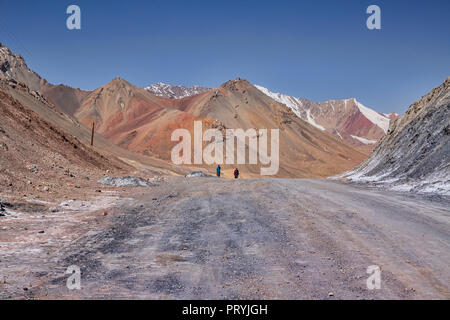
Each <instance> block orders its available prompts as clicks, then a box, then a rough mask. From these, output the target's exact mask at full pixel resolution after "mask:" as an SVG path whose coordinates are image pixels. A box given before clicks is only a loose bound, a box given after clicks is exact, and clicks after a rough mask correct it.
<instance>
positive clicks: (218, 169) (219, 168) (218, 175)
mask: <svg viewBox="0 0 450 320" xmlns="http://www.w3.org/2000/svg"><path fill="white" fill-rule="evenodd" d="M221 169H222V168H221V167H220V165H218V166H217V169H216V173H217V177H219V178H220V170H221Z"/></svg>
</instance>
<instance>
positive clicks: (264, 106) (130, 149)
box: [0, 46, 448, 178]
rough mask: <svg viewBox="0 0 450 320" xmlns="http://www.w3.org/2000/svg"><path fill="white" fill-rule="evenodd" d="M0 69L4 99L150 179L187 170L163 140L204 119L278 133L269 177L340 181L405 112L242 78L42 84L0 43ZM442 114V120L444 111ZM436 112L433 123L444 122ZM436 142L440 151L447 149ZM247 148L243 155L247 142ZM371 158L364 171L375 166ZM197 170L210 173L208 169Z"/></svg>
mask: <svg viewBox="0 0 450 320" xmlns="http://www.w3.org/2000/svg"><path fill="white" fill-rule="evenodd" d="M0 71H1V72H0V80H1V84H2V86H1V88H2V90H3V92H4V93H5V94H7V95H10V96H11V98H12V99H17V101H18V103H20V104H21V105H23V106H26V107H29V108H31V110H32V111H34V112H37V113H38V115H39V116H40V117H42V118H43V119H45V121H48V122H49V123H52V125H56V126H58V128H61V129H63V130H66V131H67V132H68V133H69V134H71V135H73V136H74V137H76V138H77V139H80V141H81V142H82V143H87V141H89V131H90V130H89V128H90V127H91V126H92V124H94V126H95V131H96V134H97V135H98V139H99V144H98V145H97V146H98V148H100V149H101V150H100V151H102V152H103V151H104V152H106V153H107V154H108V155H111V156H114V157H115V158H116V159H117V160H118V161H124V163H126V164H127V165H130V164H131V165H135V166H136V165H137V164H138V163H139V164H141V165H142V166H144V167H146V168H148V169H149V170H154V171H155V172H156V171H158V170H159V171H161V170H164V171H167V172H168V171H170V172H172V173H174V174H179V173H181V172H183V170H189V169H188V166H186V168H185V169H183V168H184V167H183V166H182V167H177V166H174V165H173V164H172V163H171V162H170V152H171V149H172V147H173V146H174V145H175V144H176V143H175V142H172V141H171V140H170V135H171V132H173V131H174V130H175V129H178V128H184V129H187V130H189V131H190V132H191V133H193V123H194V121H196V120H197V121H202V124H203V129H204V130H206V129H208V128H219V129H220V130H221V131H222V132H225V130H226V129H235V128H241V129H244V130H247V129H251V128H264V129H275V128H277V129H280V170H279V173H278V175H277V176H279V177H299V178H311V177H328V176H333V175H336V174H342V173H343V172H346V171H347V170H350V169H352V168H354V167H355V166H357V165H358V164H360V163H362V162H363V161H364V160H365V159H366V158H367V156H368V155H369V154H370V152H371V151H372V149H373V148H375V149H374V153H373V154H372V157H374V155H378V156H377V159H380V157H381V156H380V154H384V155H385V154H386V152H387V151H386V150H387V149H389V148H391V147H390V146H389V147H388V146H386V142H385V141H387V140H388V139H392V134H393V133H392V132H398V129H394V128H396V127H398V126H399V124H400V123H402V121H406V120H405V119H406V118H408V117H411V115H410V113H407V114H406V115H405V116H399V115H398V114H396V113H391V114H382V113H378V112H376V111H374V110H372V109H370V108H368V107H366V106H364V105H363V104H362V103H360V102H359V101H358V100H357V99H355V98H351V99H345V100H329V101H325V102H320V103H319V102H312V101H309V100H307V99H305V98H296V97H292V96H287V95H284V94H280V93H273V92H271V91H270V90H269V89H266V88H264V87H261V86H259V85H253V84H251V83H250V82H248V81H247V80H244V79H240V78H237V79H235V80H230V81H226V82H224V83H223V84H222V85H220V86H219V87H217V88H215V89H211V88H203V87H198V86H194V87H192V88H188V87H183V86H174V85H167V84H162V83H158V84H156V85H152V86H148V87H146V88H140V87H138V86H135V85H133V84H131V83H129V82H128V81H126V80H124V79H121V78H116V79H113V80H112V81H111V82H109V83H107V84H105V85H104V86H102V87H100V88H98V89H96V90H92V91H88V90H81V89H77V88H72V87H69V86H66V85H53V84H50V83H48V82H47V81H46V80H45V79H43V78H41V77H40V76H39V75H38V74H37V73H35V72H34V71H32V70H30V69H29V68H28V67H27V65H26V63H25V61H24V59H23V58H22V57H21V56H19V55H16V54H14V53H13V52H12V51H11V50H9V49H8V48H6V47H5V46H0ZM446 82H447V81H446ZM446 88H447V87H445V88H444V89H445V90H446ZM444 89H443V90H444ZM425 109H428V108H425ZM439 110H443V109H439ZM442 112H443V115H445V114H447V112H448V110H446V109H445V108H444V111H442ZM424 114H428V113H424ZM443 115H441V116H440V117H441V118H440V119H445V117H444V116H443ZM417 121H418V120H417ZM444 127H445V126H444ZM410 130H413V129H410ZM414 130H416V131H417V130H419V128H418V127H417V128H414ZM444 132H445V130H444ZM408 136H409V135H408ZM225 139H227V137H226V136H225ZM379 140H381V141H382V142H381V143H380V144H378V141H379ZM440 141H441V142H443V143H444V146H445V148H447V146H448V142H447V141H446V140H445V139H443V140H440ZM409 144H414V141H412V142H411V141H410V142H409ZM435 144H436V143H435ZM435 144H431V148H432V147H433V146H434V145H435ZM246 148H247V151H248V150H249V148H250V145H249V143H247V142H246ZM445 148H444V149H442V150H444V154H445V152H447V151H446V150H447V149H445ZM372 157H371V158H370V159H372ZM370 159H369V160H367V161H366V162H364V164H367V163H369V162H370V161H373V160H370ZM368 161H369V162H368ZM364 164H363V165H362V166H364ZM201 167H202V168H204V169H206V170H211V171H212V170H213V166H207V165H202V166H201ZM441 167H442V166H441ZM441 167H439V168H441ZM444 167H445V165H444ZM361 168H363V167H359V169H357V170H363V169H361ZM442 168H443V167H442ZM445 168H446V167H445ZM233 169H234V167H233V166H227V165H225V166H224V171H225V175H231V172H232V170H233ZM240 170H241V172H242V175H243V176H244V177H257V176H259V166H258V165H241V166H240ZM364 170H365V169H364ZM439 170H441V169H439ZM355 172H356V171H355ZM358 172H361V171H358ZM366 173H367V172H366V171H364V174H366Z"/></svg>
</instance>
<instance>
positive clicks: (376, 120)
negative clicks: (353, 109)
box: [355, 99, 391, 133]
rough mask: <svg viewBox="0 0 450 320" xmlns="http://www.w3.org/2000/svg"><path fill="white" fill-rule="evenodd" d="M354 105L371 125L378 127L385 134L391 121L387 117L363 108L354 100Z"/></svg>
mask: <svg viewBox="0 0 450 320" xmlns="http://www.w3.org/2000/svg"><path fill="white" fill-rule="evenodd" d="M355 101H356V105H357V106H358V109H359V111H361V113H362V114H363V115H364V116H365V117H366V118H367V119H368V120H369V121H370V122H372V123H373V124H375V125H377V126H378V127H380V128H381V129H382V130H383V131H384V133H387V131H388V129H389V122H390V121H391V119H389V118H388V117H386V116H384V115H382V114H380V113H378V112H376V111H374V110H372V109H370V108H367V107H366V106H364V105H363V104H361V103H360V102H358V101H357V100H356V99H355Z"/></svg>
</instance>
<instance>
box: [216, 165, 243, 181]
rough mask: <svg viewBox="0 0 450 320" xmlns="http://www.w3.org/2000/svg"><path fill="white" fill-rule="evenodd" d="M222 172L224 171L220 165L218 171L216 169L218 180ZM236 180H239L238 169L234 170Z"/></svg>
mask: <svg viewBox="0 0 450 320" xmlns="http://www.w3.org/2000/svg"><path fill="white" fill-rule="evenodd" d="M221 171H222V167H221V166H220V165H218V166H217V169H216V174H217V177H218V178H220V174H221ZM233 174H234V178H235V179H237V178H239V170H238V168H236V169H235V170H234V173H233Z"/></svg>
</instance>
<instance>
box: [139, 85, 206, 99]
mask: <svg viewBox="0 0 450 320" xmlns="http://www.w3.org/2000/svg"><path fill="white" fill-rule="evenodd" d="M144 89H145V90H147V91H148V92H150V93H151V94H154V95H155V96H158V97H163V98H169V99H183V98H186V97H190V96H194V95H197V94H200V93H204V92H207V91H209V90H211V89H210V88H204V87H200V86H193V87H185V86H176V85H172V84H166V83H162V82H159V83H157V84H152V85H150V86H148V87H145V88H144Z"/></svg>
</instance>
